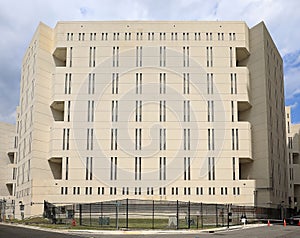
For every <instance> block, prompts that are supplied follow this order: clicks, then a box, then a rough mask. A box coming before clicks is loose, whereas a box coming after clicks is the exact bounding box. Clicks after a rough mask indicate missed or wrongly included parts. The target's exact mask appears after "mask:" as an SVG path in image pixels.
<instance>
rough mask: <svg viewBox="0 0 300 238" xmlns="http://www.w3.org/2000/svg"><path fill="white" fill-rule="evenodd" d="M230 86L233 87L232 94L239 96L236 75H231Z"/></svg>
mask: <svg viewBox="0 0 300 238" xmlns="http://www.w3.org/2000/svg"><path fill="white" fill-rule="evenodd" d="M230 85H231V89H230V93H231V94H237V77H236V73H231V74H230Z"/></svg>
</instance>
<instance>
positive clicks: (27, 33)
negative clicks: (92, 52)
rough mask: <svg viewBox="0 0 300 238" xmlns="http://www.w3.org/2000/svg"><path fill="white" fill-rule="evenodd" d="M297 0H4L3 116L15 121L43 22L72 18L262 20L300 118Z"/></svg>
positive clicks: (0, 13) (0, 47)
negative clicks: (25, 67) (28, 55)
mask: <svg viewBox="0 0 300 238" xmlns="http://www.w3.org/2000/svg"><path fill="white" fill-rule="evenodd" d="M299 9H300V1H299V0H288V1H287V0H43V1H40V0H26V1H16V0H10V1H3V0H2V1H0V35H1V37H0V121H5V122H10V123H14V121H15V109H16V106H17V105H18V103H19V82H20V71H21V62H22V58H23V55H24V53H25V51H26V48H27V46H28V44H29V42H30V40H31V37H32V36H33V33H34V32H35V29H36V27H37V26H38V24H39V22H40V21H42V22H44V23H45V24H47V25H49V26H51V27H54V26H55V24H56V22H57V21H68V20H70V21H71V20H220V21H221V20H243V21H245V22H246V23H247V24H248V26H249V27H252V26H254V25H256V24H257V23H259V22H261V21H264V22H265V24H266V25H267V27H268V29H269V32H270V34H271V35H272V37H273V39H274V41H275V43H276V45H277V47H278V49H279V51H280V53H281V56H282V57H283V59H284V72H285V75H284V77H285V96H286V105H291V106H292V122H293V123H300V44H299V42H300V31H299V26H298V24H299V23H300V14H299V13H298V10H299Z"/></svg>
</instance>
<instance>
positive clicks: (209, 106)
mask: <svg viewBox="0 0 300 238" xmlns="http://www.w3.org/2000/svg"><path fill="white" fill-rule="evenodd" d="M214 110H215V109H214V101H212V100H208V101H207V121H208V122H213V121H214V119H215V118H214Z"/></svg>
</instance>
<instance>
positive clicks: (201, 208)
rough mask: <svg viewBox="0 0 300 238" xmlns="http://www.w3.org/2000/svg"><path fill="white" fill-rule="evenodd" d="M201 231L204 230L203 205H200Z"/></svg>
mask: <svg viewBox="0 0 300 238" xmlns="http://www.w3.org/2000/svg"><path fill="white" fill-rule="evenodd" d="M200 215H201V229H203V203H202V202H201V204H200Z"/></svg>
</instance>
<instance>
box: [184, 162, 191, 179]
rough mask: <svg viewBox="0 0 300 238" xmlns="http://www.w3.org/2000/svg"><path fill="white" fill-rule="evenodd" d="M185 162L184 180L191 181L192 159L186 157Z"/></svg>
mask: <svg viewBox="0 0 300 238" xmlns="http://www.w3.org/2000/svg"><path fill="white" fill-rule="evenodd" d="M183 162H184V165H183V166H184V171H183V172H184V173H183V179H184V180H191V159H190V157H184V160H183Z"/></svg>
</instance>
